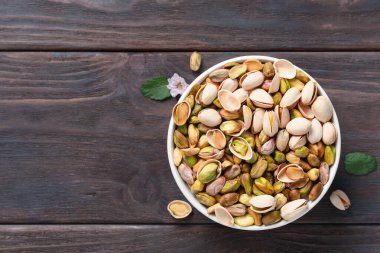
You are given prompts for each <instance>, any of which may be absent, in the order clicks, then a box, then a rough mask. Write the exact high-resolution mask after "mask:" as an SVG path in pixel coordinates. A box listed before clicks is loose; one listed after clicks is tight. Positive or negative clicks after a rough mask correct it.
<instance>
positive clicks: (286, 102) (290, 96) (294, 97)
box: [280, 87, 301, 109]
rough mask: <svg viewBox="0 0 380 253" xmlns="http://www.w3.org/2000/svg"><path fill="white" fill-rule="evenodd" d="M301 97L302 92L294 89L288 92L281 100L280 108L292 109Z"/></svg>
mask: <svg viewBox="0 0 380 253" xmlns="http://www.w3.org/2000/svg"><path fill="white" fill-rule="evenodd" d="M300 97H301V92H300V91H299V90H298V89H297V88H295V87H293V88H290V89H289V90H287V91H286V92H285V94H284V96H283V97H282V99H281V102H280V106H281V107H287V108H288V109H292V108H293V107H294V106H295V105H296V104H297V102H298V100H299V99H300Z"/></svg>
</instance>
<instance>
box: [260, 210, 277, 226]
mask: <svg viewBox="0 0 380 253" xmlns="http://www.w3.org/2000/svg"><path fill="white" fill-rule="evenodd" d="M261 220H262V222H263V224H264V225H267V226H268V225H272V224H275V223H277V222H279V221H280V220H281V213H280V211H271V212H269V213H267V214H265V215H264V216H263V218H262V219H261Z"/></svg>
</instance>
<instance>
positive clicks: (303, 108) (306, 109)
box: [297, 103, 315, 119]
mask: <svg viewBox="0 0 380 253" xmlns="http://www.w3.org/2000/svg"><path fill="white" fill-rule="evenodd" d="M297 108H298V111H299V112H300V113H301V114H302V116H303V117H304V118H307V119H313V118H314V116H315V115H314V112H313V111H312V110H311V108H310V106H308V105H304V104H302V103H298V104H297Z"/></svg>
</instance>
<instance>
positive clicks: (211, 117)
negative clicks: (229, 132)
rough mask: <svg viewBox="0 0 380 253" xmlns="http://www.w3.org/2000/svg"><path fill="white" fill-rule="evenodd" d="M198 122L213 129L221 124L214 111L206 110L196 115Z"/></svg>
mask: <svg viewBox="0 0 380 253" xmlns="http://www.w3.org/2000/svg"><path fill="white" fill-rule="evenodd" d="M239 105H240V103H239ZM198 120H199V122H200V123H202V124H204V125H206V126H208V127H215V126H217V125H219V124H220V123H221V122H222V117H221V116H220V114H219V113H218V112H217V111H216V110H214V109H211V108H206V109H203V110H202V111H200V112H199V113H198Z"/></svg>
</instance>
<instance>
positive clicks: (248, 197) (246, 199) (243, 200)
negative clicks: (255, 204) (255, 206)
mask: <svg viewBox="0 0 380 253" xmlns="http://www.w3.org/2000/svg"><path fill="white" fill-rule="evenodd" d="M251 194H252V192H251V193H250V194H247V193H243V194H241V195H240V196H239V202H240V203H242V204H244V205H246V206H251V204H250V203H249V201H250V200H251Z"/></svg>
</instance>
